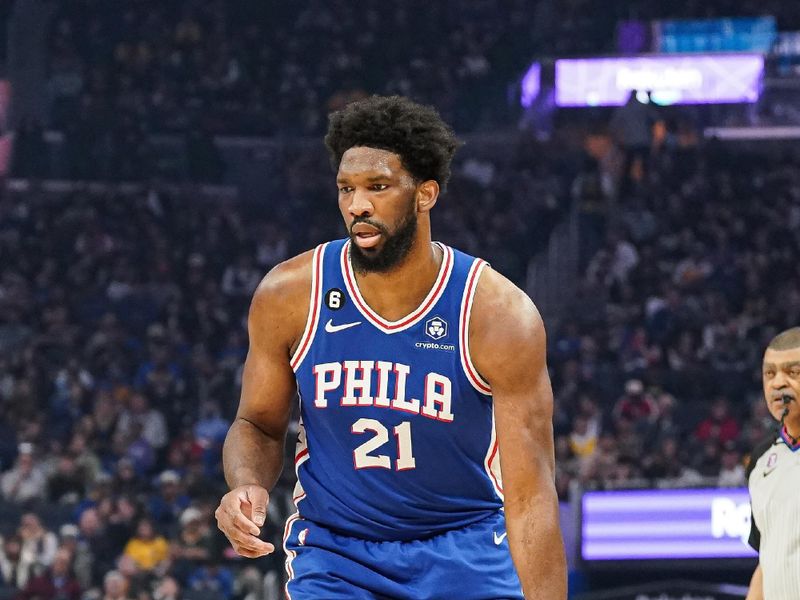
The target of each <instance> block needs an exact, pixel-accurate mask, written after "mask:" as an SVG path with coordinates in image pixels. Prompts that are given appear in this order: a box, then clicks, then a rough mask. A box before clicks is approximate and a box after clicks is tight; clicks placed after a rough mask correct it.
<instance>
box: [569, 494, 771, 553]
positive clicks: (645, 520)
mask: <svg viewBox="0 0 800 600" xmlns="http://www.w3.org/2000/svg"><path fill="white" fill-rule="evenodd" d="M581 508H582V515H581V544H580V546H581V557H582V559H583V560H585V561H609V560H611V561H618V560H659V559H662V560H664V559H718V558H726V559H727V558H750V557H755V556H756V553H755V551H754V550H753V549H752V548H750V546H749V545H748V544H747V538H748V536H749V533H750V500H749V496H748V493H747V489H746V488H732V489H690V490H636V491H630V490H626V491H607V492H587V493H585V494H584V495H583V499H582V506H581Z"/></svg>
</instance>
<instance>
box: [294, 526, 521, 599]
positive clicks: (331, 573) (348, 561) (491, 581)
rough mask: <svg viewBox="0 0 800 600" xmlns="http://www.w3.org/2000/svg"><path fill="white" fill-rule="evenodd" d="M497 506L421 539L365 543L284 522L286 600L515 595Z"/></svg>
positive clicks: (517, 585)
mask: <svg viewBox="0 0 800 600" xmlns="http://www.w3.org/2000/svg"><path fill="white" fill-rule="evenodd" d="M505 533H506V529H505V518H504V515H503V513H502V512H497V513H495V514H494V515H492V516H490V517H487V518H485V519H483V520H481V521H478V522H476V523H473V524H472V525H469V526H467V527H464V528H461V529H454V530H452V531H448V532H445V533H443V534H440V535H437V536H434V537H432V538H428V539H425V540H418V541H410V542H369V541H366V540H361V539H358V538H352V537H347V536H343V535H339V534H336V533H333V532H332V531H330V530H329V529H327V528H325V527H322V526H320V525H317V524H316V523H313V522H311V521H307V520H305V519H303V518H300V517H297V516H295V517H291V518H290V519H289V520H288V521H287V523H286V536H285V541H284V548H285V550H286V556H287V559H286V571H287V574H288V576H289V580H288V582H287V584H286V595H287V597H288V598H289V600H312V599H313V600H320V599H325V600H389V599H391V600H440V599H441V600H453V599H455V598H457V599H458V600H512V599H513V600H517V599H520V600H521V599H522V597H523V596H522V586H521V585H520V581H519V578H518V577H517V572H516V570H515V569H514V565H513V563H512V562H511V553H510V551H509V547H508V538H507V537H506V535H505Z"/></svg>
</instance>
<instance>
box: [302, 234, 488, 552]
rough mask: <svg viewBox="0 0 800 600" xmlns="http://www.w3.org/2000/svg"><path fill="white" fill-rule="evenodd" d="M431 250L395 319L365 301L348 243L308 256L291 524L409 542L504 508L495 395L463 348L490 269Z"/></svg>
mask: <svg viewBox="0 0 800 600" xmlns="http://www.w3.org/2000/svg"><path fill="white" fill-rule="evenodd" d="M438 246H439V248H440V249H441V250H442V253H443V258H442V264H441V267H440V270H439V273H438V276H437V279H436V282H435V283H434V285H433V287H432V288H431V290H430V293H429V294H428V296H427V297H426V298H425V299H424V300H423V301H422V303H421V304H420V306H419V307H418V308H417V309H416V310H414V311H413V312H412V313H410V314H409V315H407V316H406V317H404V318H402V319H400V320H397V321H387V320H386V319H384V318H382V317H381V316H380V315H378V314H377V313H375V312H374V311H373V310H371V309H370V307H369V306H368V305H367V303H366V302H365V301H364V299H363V297H362V296H361V294H360V292H359V290H358V287H357V284H356V280H355V275H354V272H353V269H352V267H351V264H350V260H349V248H350V242H349V240H338V241H334V242H329V243H326V244H323V245H321V246H319V247H317V248H316V249H315V251H314V256H313V279H312V286H311V300H310V306H309V315H308V320H307V323H306V328H305V331H304V333H303V336H302V338H301V340H300V344H299V345H298V348H297V350H296V352H295V353H294V355H293V356H292V358H291V366H292V368H293V369H294V371H295V375H296V378H297V384H298V390H299V395H300V402H301V423H300V434H299V437H298V442H297V450H296V455H295V465H296V469H297V475H298V483H297V488H296V492H295V503H296V504H297V509H298V512H299V516H300V517H301V518H304V519H307V520H309V521H313V522H315V523H318V524H320V525H323V526H325V527H327V528H329V529H330V530H332V531H335V532H340V533H343V534H346V535H350V536H353V537H357V538H361V539H365V540H375V541H393V540H396V541H407V540H414V539H424V538H426V537H429V536H432V535H436V534H439V533H442V532H444V531H447V530H451V529H455V528H459V527H465V526H467V525H470V524H472V523H475V522H477V521H479V520H481V519H484V518H486V517H488V516H489V515H491V514H493V513H496V512H497V511H498V510H499V509H500V508H501V507H502V500H503V496H502V494H503V492H502V481H501V475H500V461H499V455H498V447H497V440H496V435H495V428H494V413H493V406H492V398H491V390H490V388H489V385H488V384H487V383H486V381H485V380H483V379H482V378H481V377H480V375H479V374H478V373H477V371H476V369H475V368H474V366H473V365H472V362H471V360H470V356H469V347H468V334H469V331H468V327H469V317H470V310H471V307H472V300H473V297H474V293H475V288H476V285H477V281H478V278H479V277H480V273H481V270H482V269H483V268H484V267H485V266H486V263H485V262H484V261H482V260H480V259H476V258H473V257H471V256H468V255H466V254H464V253H462V252H459V251H457V250H454V249H452V248H450V247H448V246H445V245H443V244H438Z"/></svg>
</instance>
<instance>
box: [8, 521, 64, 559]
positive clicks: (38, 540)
mask: <svg viewBox="0 0 800 600" xmlns="http://www.w3.org/2000/svg"><path fill="white" fill-rule="evenodd" d="M17 533H18V534H19V537H20V539H22V556H23V560H24V561H25V562H26V563H29V564H31V565H33V568H34V569H35V568H38V567H50V565H52V564H53V560H54V559H55V555H56V550H57V549H58V537H57V536H56V534H55V533H53V532H52V531H48V530H47V529H45V528H44V527H43V526H42V521H41V519H40V518H39V515H37V514H36V513H32V512H28V513H25V514H23V515H22V517H21V518H20V524H19V528H18V530H17Z"/></svg>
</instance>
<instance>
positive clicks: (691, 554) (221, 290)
mask: <svg viewBox="0 0 800 600" xmlns="http://www.w3.org/2000/svg"><path fill="white" fill-rule="evenodd" d="M673 5H674V8H670V7H671V6H673ZM0 22H1V24H2V26H0V36H2V39H0V178H2V190H1V191H0V469H2V474H0V491H1V492H2V494H1V496H2V497H1V498H0V535H1V536H2V541H1V542H0V598H7V599H13V598H20V599H28V600H32V599H34V598H37V599H41V600H56V599H58V600H63V599H70V600H72V599H85V600H90V599H100V598H105V599H107V600H124V599H130V600H148V599H151V600H178V599H185V600H201V599H224V600H272V599H277V598H282V597H283V594H284V592H283V583H284V580H285V577H286V573H285V571H284V568H283V558H284V557H283V553H282V550H281V549H280V548H281V539H282V535H283V523H284V521H285V519H286V517H287V516H288V515H289V514H291V513H292V512H294V508H293V505H292V496H291V494H292V489H293V485H294V479H295V474H294V469H293V445H294V441H295V437H296V433H297V427H296V425H294V426H292V428H290V440H289V444H287V460H286V469H285V471H284V474H283V476H282V477H281V479H280V481H279V483H278V485H277V487H276V488H275V489H274V490H273V492H272V497H271V503H270V507H269V515H268V525H267V533H266V538H267V539H269V540H270V541H272V542H274V543H275V545H276V547H277V548H278V550H277V551H276V552H275V553H274V554H273V555H270V556H267V557H264V558H262V559H258V560H248V559H242V558H240V557H238V556H236V555H235V554H234V553H233V551H232V550H231V548H230V546H229V545H228V543H227V541H226V540H225V538H224V537H223V536H222V535H221V534H220V533H219V532H218V530H217V528H216V524H215V521H214V518H213V512H214V509H215V508H216V506H217V503H218V502H219V498H220V497H221V496H222V494H224V493H225V492H226V491H227V487H226V485H225V482H224V480H223V477H222V466H221V445H222V441H223V439H224V436H225V433H226V431H227V428H228V426H229V424H230V422H231V420H232V418H233V416H234V413H235V410H236V406H237V402H238V397H239V384H240V377H241V368H242V363H243V360H244V357H245V354H246V352H247V343H248V342H247V330H246V316H247V308H248V304H249V300H250V297H251V295H252V293H253V291H254V289H255V287H256V285H257V284H258V282H259V281H260V279H261V278H262V277H263V275H264V274H265V273H266V272H267V271H268V270H269V269H270V268H272V267H273V266H274V265H276V264H277V263H279V262H280V261H282V260H284V259H286V258H288V257H290V256H292V255H294V254H296V253H298V252H301V251H305V250H307V249H309V248H312V247H313V246H314V245H315V244H317V243H319V242H321V241H324V240H327V239H332V238H338V237H342V236H343V235H344V234H345V231H344V229H343V227H342V224H341V217H340V215H339V213H338V209H337V206H336V201H335V193H336V192H335V187H334V185H335V184H334V175H333V172H332V170H331V168H330V164H329V161H328V157H327V155H326V152H325V149H324V146H323V143H322V137H323V134H324V131H325V128H326V125H327V115H328V113H329V112H331V111H333V110H336V109H338V108H341V107H342V106H344V105H346V104H347V103H348V102H350V101H352V100H354V99H359V98H364V97H366V96H368V95H370V94H373V93H379V94H400V95H405V96H409V97H410V98H412V99H414V100H417V101H421V102H424V103H427V104H432V105H434V106H435V107H436V108H437V109H438V110H439V111H440V112H441V114H442V116H443V117H444V119H445V120H446V121H447V122H449V123H451V124H452V125H453V127H454V129H455V130H456V133H457V134H458V135H459V137H460V138H461V139H462V140H463V141H464V142H465V144H464V146H463V147H462V148H461V149H460V150H459V151H458V152H457V154H456V159H455V163H454V169H453V171H454V173H453V177H452V180H451V183H450V185H449V187H448V190H447V193H446V194H445V195H444V197H443V198H442V200H441V201H440V202H439V204H438V205H437V207H436V209H435V211H434V215H433V217H432V219H433V231H434V237H435V238H436V239H440V240H442V241H444V242H446V243H449V244H452V245H454V246H455V247H458V248H461V249H463V250H465V251H467V252H470V253H472V254H475V255H477V256H482V257H484V258H486V259H487V260H488V261H489V262H491V263H492V265H493V266H494V268H495V269H497V270H499V271H500V272H502V273H504V274H505V275H506V276H508V277H509V278H510V279H512V280H513V281H514V282H515V283H516V284H517V285H519V286H520V287H522V288H523V289H525V290H526V291H527V292H528V294H529V295H530V296H531V297H532V298H533V300H534V302H535V303H536V304H537V306H538V307H539V309H540V311H541V312H542V314H543V316H544V320H545V325H546V327H547V330H548V361H549V368H550V375H551V378H552V381H553V389H554V395H555V417H554V423H553V426H554V430H555V441H556V461H557V480H556V484H557V488H558V492H559V497H560V500H561V502H562V510H561V517H562V528H563V532H564V536H565V541H566V545H567V553H568V560H569V572H570V575H569V580H570V598H575V599H582V600H601V599H630V600H648V599H650V600H656V599H658V600H677V599H681V600H712V599H713V600H722V599H733V598H739V599H741V598H744V597H745V595H746V591H747V585H748V582H749V579H750V575H751V574H752V572H753V568H754V567H755V565H756V562H757V558H756V554H755V552H753V551H752V550H751V549H750V548H749V546H748V545H747V543H746V540H747V536H748V533H749V529H750V507H749V498H748V493H747V489H746V480H745V474H744V462H745V457H746V456H747V454H748V452H749V451H750V450H751V449H752V448H753V446H754V445H755V444H756V443H757V442H758V441H759V440H761V439H762V438H764V436H765V435H768V434H769V432H770V431H773V430H776V424H775V422H774V421H773V420H772V418H771V417H770V415H769V413H768V412H767V407H766V405H765V403H764V400H763V397H762V392H761V384H760V378H761V372H760V362H761V356H762V353H763V350H764V348H765V346H766V344H767V342H768V341H769V340H770V338H771V337H772V336H773V335H775V334H776V333H777V332H779V331H781V330H783V329H786V328H788V327H791V326H796V325H797V324H798V323H800V262H798V260H797V256H798V253H800V155H798V138H800V3H797V2H790V1H785V0H784V1H777V0H760V1H758V2H755V1H749V0H737V1H733V0H730V1H729V0H705V1H702V2H700V1H691V2H681V3H668V2H652V1H639V0H628V1H622V0H607V1H605V2H602V3H600V2H591V1H589V0H529V1H523V0H469V1H461V2H458V1H455V0H440V1H433V2H432V1H430V0H409V1H403V2H385V1H381V0H363V1H359V2H349V1H346V0H330V1H322V0H309V1H302V2H277V1H274V0H258V1H256V0H237V1H229V2H224V1H220V0H161V1H159V2H156V1H149V0H115V1H113V2H112V1H107V0H106V1H101V0H58V1H57V0H49V1H48V0H16V1H14V0H5V1H3V2H0ZM531 551H532V552H537V553H546V552H548V549H547V548H534V549H531ZM59 574H70V575H64V577H69V578H70V584H69V586H62V587H61V588H59V589H60V590H61V591H59V592H56V591H53V590H52V589H51V588H52V586H51V588H48V587H47V585H48V582H49V581H50V580H51V579H53V578H56V577H59V576H60V575H59ZM48 590H49V591H48ZM51 592H52V593H51ZM59 594H60V595H59ZM454 600H458V599H454Z"/></svg>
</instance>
